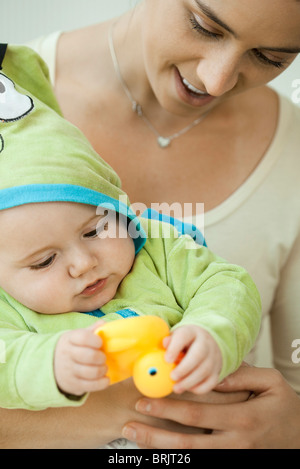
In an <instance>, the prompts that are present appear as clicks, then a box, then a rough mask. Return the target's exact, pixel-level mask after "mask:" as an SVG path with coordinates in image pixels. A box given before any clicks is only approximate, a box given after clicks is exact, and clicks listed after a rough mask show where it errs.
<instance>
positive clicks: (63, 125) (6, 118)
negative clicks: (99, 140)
mask: <svg viewBox="0 0 300 469" xmlns="http://www.w3.org/2000/svg"><path fill="white" fill-rule="evenodd" d="M1 63H2V68H1ZM0 70H1V71H0V210H4V209H7V208H11V207H15V206H19V205H23V204H29V203H38V202H57V201H63V202H77V203H83V204H88V205H94V206H97V207H98V206H100V207H103V208H104V209H111V210H115V211H116V212H118V213H120V214H123V215H125V216H126V217H127V218H128V219H129V223H128V230H129V233H130V235H131V237H132V238H133V240H134V243H135V249H136V253H137V252H138V251H139V250H140V249H141V248H142V247H143V245H144V243H145V241H146V234H145V232H144V231H143V229H142V227H141V225H140V223H139V220H138V217H137V216H136V215H135V213H134V212H133V211H132V210H131V209H130V203H129V200H128V197H127V195H126V194H125V193H124V192H123V191H122V190H121V184H120V180H119V178H118V176H117V174H116V173H115V172H114V171H113V169H112V168H111V167H110V166H109V165H108V164H107V163H105V161H103V160H102V159H101V158H100V157H99V155H98V154H97V153H96V152H95V151H94V150H93V148H92V146H91V145H90V143H89V142H88V140H87V139H86V138H85V137H84V135H83V134H82V133H81V132H80V130H79V129H77V128H76V127H75V126H73V125H72V124H71V123H69V122H68V121H67V120H65V119H64V118H63V117H62V115H61V111H60V109H59V106H58V104H57V101H56V99H55V96H54V94H53V91H52V87H51V85H50V82H49V78H48V70H47V67H46V65H45V64H44V62H43V61H42V59H41V58H40V57H39V56H38V55H37V54H36V53H35V52H34V51H32V50H31V49H30V48H27V47H22V46H8V47H6V45H5V44H0Z"/></svg>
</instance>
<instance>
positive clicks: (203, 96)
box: [174, 67, 215, 107]
mask: <svg viewBox="0 0 300 469" xmlns="http://www.w3.org/2000/svg"><path fill="white" fill-rule="evenodd" d="M174 80H175V88H176V92H177V95H178V97H179V98H180V100H181V101H184V102H185V103H186V104H189V105H190V106H194V107H202V106H205V105H207V104H210V103H211V102H212V101H214V100H215V97H214V96H211V95H210V94H208V93H206V92H205V91H202V90H200V89H199V88H196V87H195V86H194V85H192V84H191V83H190V82H189V81H188V80H187V79H186V78H184V77H182V76H181V74H180V72H179V70H178V68H177V67H174Z"/></svg>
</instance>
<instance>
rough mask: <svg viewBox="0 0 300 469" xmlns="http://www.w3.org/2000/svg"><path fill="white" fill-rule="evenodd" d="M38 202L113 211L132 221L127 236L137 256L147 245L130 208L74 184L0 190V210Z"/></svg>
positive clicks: (33, 185)
mask: <svg viewBox="0 0 300 469" xmlns="http://www.w3.org/2000/svg"><path fill="white" fill-rule="evenodd" d="M40 202H76V203H82V204H86V205H94V206H96V207H98V206H101V207H103V208H106V209H108V210H114V211H115V212H117V213H120V214H121V215H124V216H126V217H127V218H129V219H130V220H131V223H130V229H129V234H130V236H131V237H132V239H133V242H134V245H135V253H136V254H137V253H138V252H139V251H140V250H141V249H142V247H143V246H144V244H145V242H146V238H147V235H146V233H145V231H144V230H143V228H142V226H141V224H140V221H139V219H138V217H137V216H136V214H135V213H134V212H133V211H132V210H131V209H130V207H128V205H126V204H125V203H124V202H122V201H119V200H116V199H114V198H112V197H109V196H108V195H105V194H102V193H101V192H97V191H94V190H92V189H88V188H86V187H82V186H76V185H73V184H30V185H24V186H16V187H9V188H7V189H2V190H1V191H0V210H5V209H8V208H13V207H17V206H19V205H25V204H30V203H40ZM132 223H133V225H132Z"/></svg>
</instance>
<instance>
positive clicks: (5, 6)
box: [0, 0, 300, 106]
mask: <svg viewBox="0 0 300 469" xmlns="http://www.w3.org/2000/svg"><path fill="white" fill-rule="evenodd" d="M137 2H138V0H0V42H4V43H6V42H10V43H15V44H20V43H23V42H26V41H30V40H31V39H35V38H36V37H39V36H42V35H44V34H47V33H51V32H52V31H57V30H63V31H67V30H71V29H76V28H80V27H82V26H86V25H89V24H94V23H97V22H100V21H103V20H106V19H109V18H113V17H114V16H118V15H120V14H122V13H124V12H125V11H126V10H128V9H129V8H132V7H134V6H135V4H136V3H137ZM295 80H298V84H297V88H296V89H295V88H293V84H294V85H295V84H296V82H295ZM271 85H272V86H273V87H274V88H276V89H277V90H278V91H279V92H280V93H281V94H284V95H285V96H287V97H288V98H290V99H292V100H293V101H294V102H296V101H297V104H298V105H299V106H300V92H297V93H296V90H297V89H299V90H300V56H299V57H297V59H296V61H295V62H294V63H293V64H292V65H291V67H290V68H289V69H288V70H287V71H286V72H284V73H283V74H282V75H281V76H280V77H278V78H277V79H276V80H274V81H273V82H272V83H271ZM298 101H299V102H298Z"/></svg>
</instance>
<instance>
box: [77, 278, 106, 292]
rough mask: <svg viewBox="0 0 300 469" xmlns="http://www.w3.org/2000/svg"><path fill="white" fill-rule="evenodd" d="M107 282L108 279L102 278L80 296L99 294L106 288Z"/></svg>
mask: <svg viewBox="0 0 300 469" xmlns="http://www.w3.org/2000/svg"><path fill="white" fill-rule="evenodd" d="M106 282H107V278H102V279H100V280H97V281H96V282H94V283H93V284H91V285H88V286H87V287H86V288H85V289H84V290H83V291H82V292H81V293H80V295H83V296H92V295H96V294H97V293H99V292H100V291H101V290H102V288H103V287H104V286H105V284H106Z"/></svg>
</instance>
